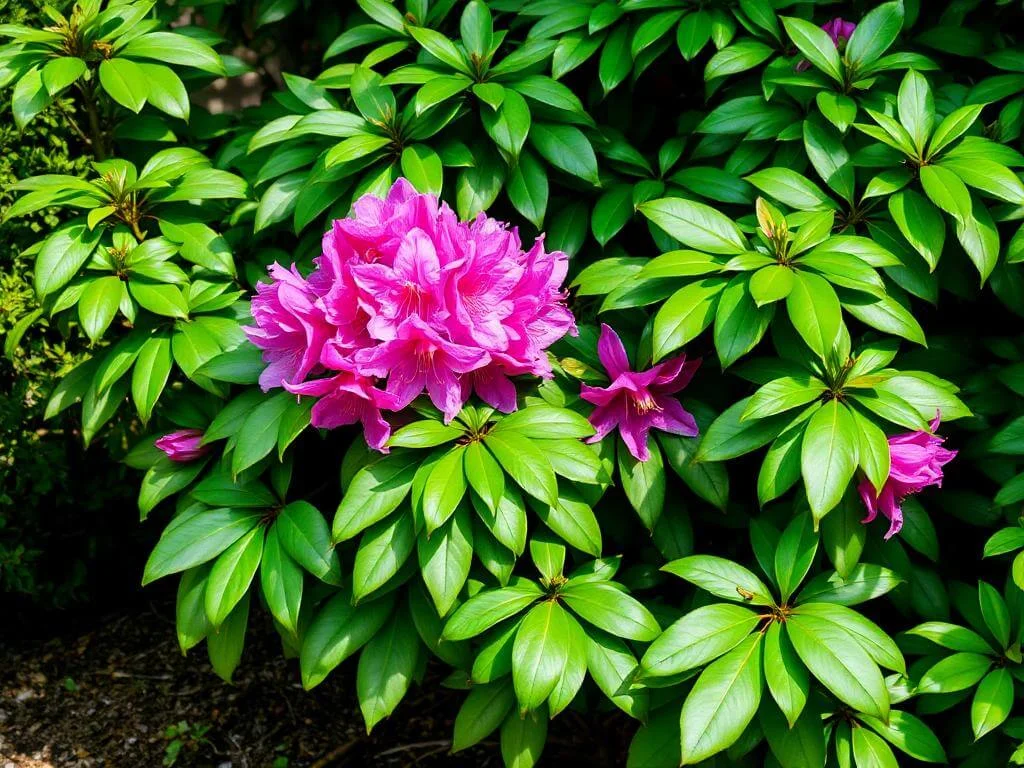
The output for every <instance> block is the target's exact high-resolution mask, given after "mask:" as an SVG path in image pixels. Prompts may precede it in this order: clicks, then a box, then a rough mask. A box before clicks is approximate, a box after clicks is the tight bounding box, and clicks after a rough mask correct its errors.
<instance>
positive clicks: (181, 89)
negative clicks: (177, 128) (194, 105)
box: [137, 62, 191, 121]
mask: <svg viewBox="0 0 1024 768" xmlns="http://www.w3.org/2000/svg"><path fill="white" fill-rule="evenodd" d="M137 66H138V68H139V69H140V70H141V71H142V74H143V77H145V79H146V87H147V99H146V100H147V101H148V102H149V103H150V104H152V105H153V106H154V107H156V108H157V109H159V110H160V111H161V112H165V113H167V114H168V115H170V116H171V117H177V118H180V119H181V120H185V121H187V120H188V118H189V113H190V111H191V105H190V103H189V99H188V91H187V90H186V89H185V84H184V83H183V82H182V81H181V78H180V77H178V75H177V74H175V72H174V70H173V69H171V68H170V67H165V66H163V65H162V64H147V63H142V62H140V63H139V64H138V65H137Z"/></svg>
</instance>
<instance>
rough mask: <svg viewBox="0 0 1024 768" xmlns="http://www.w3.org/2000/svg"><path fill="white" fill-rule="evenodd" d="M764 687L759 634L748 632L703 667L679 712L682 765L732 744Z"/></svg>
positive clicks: (754, 710)
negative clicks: (721, 655) (716, 658)
mask: <svg viewBox="0 0 1024 768" xmlns="http://www.w3.org/2000/svg"><path fill="white" fill-rule="evenodd" d="M763 687H764V675H763V672H762V646H761V635H760V634H755V635H751V636H750V637H749V638H747V639H746V640H744V641H743V642H741V643H740V644H739V645H738V646H736V647H735V648H734V649H733V650H731V651H730V652H729V653H727V654H726V655H725V656H723V657H722V658H720V659H718V661H715V662H714V663H712V664H711V665H710V666H708V667H707V669H705V670H704V671H703V672H702V673H701V675H700V677H698V678H697V682H696V683H695V684H694V686H693V688H692V690H691V691H690V693H689V695H688V696H687V697H686V701H685V702H684V703H683V711H682V714H681V715H680V721H679V722H680V730H681V732H682V757H683V765H692V764H694V763H699V762H700V761H702V760H705V759H706V758H708V757H711V756H712V755H714V754H715V753H717V752H721V751H722V750H724V749H726V748H728V747H730V746H732V744H733V743H734V742H736V741H737V740H738V739H739V738H740V736H741V735H742V733H743V731H744V729H745V728H746V727H747V725H748V724H749V723H750V721H751V720H752V719H753V718H754V715H755V714H756V713H757V708H758V706H759V705H760V703H761V691H762V689H763Z"/></svg>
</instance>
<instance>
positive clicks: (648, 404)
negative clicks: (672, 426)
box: [633, 392, 661, 415]
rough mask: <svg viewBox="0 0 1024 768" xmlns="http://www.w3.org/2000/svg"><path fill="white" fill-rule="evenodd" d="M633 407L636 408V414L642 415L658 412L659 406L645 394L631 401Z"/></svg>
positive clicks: (648, 394)
mask: <svg viewBox="0 0 1024 768" xmlns="http://www.w3.org/2000/svg"><path fill="white" fill-rule="evenodd" d="M633 407H634V408H636V412H637V413H639V414H641V415H643V414H645V413H650V412H651V411H660V410H661V406H659V405H658V404H657V403H656V402H654V398H653V397H651V395H650V393H648V392H645V393H644V394H642V395H640V396H639V397H636V398H634V399H633Z"/></svg>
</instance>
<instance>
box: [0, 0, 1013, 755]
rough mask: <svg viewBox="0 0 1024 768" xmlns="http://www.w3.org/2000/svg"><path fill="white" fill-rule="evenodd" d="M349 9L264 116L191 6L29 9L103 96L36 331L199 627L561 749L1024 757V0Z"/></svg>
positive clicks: (233, 62)
mask: <svg viewBox="0 0 1024 768" xmlns="http://www.w3.org/2000/svg"><path fill="white" fill-rule="evenodd" d="M214 5H215V6H217V5H218V3H214ZM321 5H322V4H317V3H314V4H313V6H308V7H307V5H303V6H302V9H301V10H296V11H294V12H291V13H289V12H288V8H289V7H291V6H290V5H289V4H288V3H283V4H273V8H272V9H270V8H269V6H268V7H267V8H264V7H263V5H262V4H261V5H260V8H261V9H262V10H261V11H260V12H259V14H258V15H259V17H260V20H259V23H258V24H257V25H256V27H250V26H246V30H245V36H246V39H249V36H250V35H252V34H257V35H259V36H260V43H261V45H263V44H265V46H266V50H267V51H268V55H270V56H274V57H276V59H275V60H282V61H287V62H289V64H288V65H287V66H288V67H289V68H290V70H289V71H287V72H286V73H285V75H284V77H283V85H282V86H280V87H277V86H276V85H273V86H271V84H270V83H268V87H269V88H271V90H272V93H270V94H269V98H266V99H265V100H264V103H263V104H262V105H261V106H259V107H258V108H251V109H243V110H239V111H238V114H234V115H232V116H230V117H223V116H210V115H203V117H202V118H197V115H198V114H199V113H200V110H201V109H202V107H201V106H200V105H199V104H198V103H191V104H190V102H189V98H188V96H187V92H186V91H185V90H184V86H183V85H182V87H181V88H178V80H177V78H178V74H177V73H178V72H179V71H182V72H183V70H184V69H185V68H191V69H195V70H197V72H191V73H187V72H186V73H184V74H186V75H187V76H188V77H189V78H190V80H191V81H195V82H200V83H201V81H202V78H203V77H205V76H207V75H209V76H210V77H211V78H212V77H214V76H219V75H221V74H223V73H227V74H228V75H229V76H231V77H234V76H236V75H237V74H239V73H240V72H241V70H242V68H243V67H242V64H241V62H240V61H239V60H237V59H234V58H232V57H231V56H230V55H229V54H227V53H226V51H227V50H228V47H229V46H228V45H227V44H223V43H217V47H210V46H209V45H207V42H209V41H214V42H216V40H219V39H221V38H220V37H217V36H216V35H215V34H213V33H211V32H210V31H209V30H185V31H183V32H170V31H166V30H165V31H158V30H156V27H155V26H153V25H155V24H158V23H159V21H158V20H157V18H156V17H154V18H150V16H149V14H150V11H151V8H150V6H149V5H148V4H143V5H139V4H136V3H122V4H118V5H112V6H110V7H107V8H100V7H99V6H97V5H96V4H95V3H93V4H88V3H83V4H82V5H81V6H80V10H79V12H78V15H76V16H73V17H72V19H70V20H65V22H63V23H61V22H55V27H54V29H52V30H43V31H38V30H25V29H23V28H19V27H11V26H2V27H0V34H3V35H6V36H8V37H10V38H12V40H13V42H12V43H11V44H10V45H9V46H6V47H4V48H3V49H0V84H4V85H7V84H11V83H13V84H14V88H13V90H12V99H13V108H14V113H15V115H14V116H15V119H16V121H18V122H19V123H22V122H24V121H26V120H30V119H31V118H32V116H33V115H34V114H35V113H36V112H38V110H39V109H42V108H44V107H45V106H46V104H48V103H49V102H50V101H52V100H54V99H77V100H78V101H77V102H75V104H76V105H77V106H80V107H81V111H80V112H79V111H76V112H75V113H74V114H76V115H77V114H86V115H89V114H93V113H94V114H95V115H96V116H97V119H101V123H102V124H101V125H100V132H99V133H98V134H96V135H95V136H93V135H92V133H91V130H90V127H89V126H86V127H84V128H83V127H82V126H81V125H79V129H80V130H81V133H82V135H83V136H85V140H84V141H87V144H86V145H85V146H86V148H87V149H88V150H89V151H90V152H91V153H92V154H93V155H94V156H95V159H96V161H97V162H95V163H94V165H93V168H94V170H95V173H94V174H92V175H90V176H89V177H88V178H86V179H79V178H77V177H39V178H35V179H26V180H24V181H22V182H20V183H19V187H20V191H21V192H23V193H24V194H22V195H21V197H19V199H18V201H17V202H16V203H14V204H13V205H12V206H11V207H10V208H9V209H8V210H7V211H6V214H5V215H6V216H7V217H11V216H17V215H20V214H23V213H26V212H31V211H33V210H38V209H40V208H43V207H47V206H63V207H65V208H68V209H71V211H70V213H68V217H69V218H68V220H67V221H66V222H65V223H62V224H61V225H60V227H58V228H57V229H56V230H54V231H52V232H47V233H44V234H45V236H44V239H43V240H42V241H41V244H40V245H39V247H38V251H37V255H36V269H35V275H34V279H35V284H36V287H37V292H38V298H39V301H40V306H39V308H38V314H37V315H34V316H33V315H29V316H28V319H27V320H26V321H25V325H24V326H23V328H22V330H23V331H26V332H27V330H28V329H29V326H31V324H32V323H33V322H35V320H36V319H37V318H39V317H42V316H43V315H44V314H45V315H51V316H53V317H56V318H60V320H59V321H58V323H63V324H62V325H60V327H61V328H63V329H64V330H65V331H66V332H67V333H68V334H70V335H84V337H85V338H86V339H88V340H89V341H90V343H91V344H92V346H91V347H90V349H91V350H92V352H91V359H89V360H88V361H86V363H84V364H83V365H82V366H80V368H76V369H75V370H74V371H71V372H70V373H69V374H68V375H67V376H66V377H65V378H64V379H63V380H62V381H61V382H60V384H59V385H58V386H57V388H56V391H55V392H54V394H53V397H52V400H51V405H50V411H51V412H52V413H57V412H60V411H61V410H64V409H67V408H70V407H72V406H73V405H74V404H75V403H76V402H77V401H79V400H80V401H81V408H80V412H81V418H82V435H83V437H84V438H85V439H86V441H89V440H91V439H92V438H93V437H94V436H95V435H96V434H98V430H100V429H101V428H102V426H103V424H105V423H107V422H108V421H110V420H111V419H115V418H116V419H119V420H121V423H123V426H124V429H125V430H126V431H127V432H128V433H129V434H131V435H132V437H133V438H134V439H135V445H134V447H132V448H131V449H130V450H128V452H127V454H125V455H124V456H123V458H124V460H125V461H126V462H128V463H129V464H130V465H131V466H133V467H137V468H139V469H140V470H144V471H145V475H144V476H143V479H142V481H141V490H140V495H139V507H140V510H141V512H142V515H143V517H144V518H146V521H145V523H144V524H145V525H146V526H148V527H150V528H151V529H157V528H159V529H161V530H162V534H161V537H160V539H159V541H158V543H157V544H156V545H155V547H154V549H153V552H152V554H151V556H150V558H149V561H148V563H147V565H146V568H145V573H144V574H143V580H144V582H145V583H147V584H148V583H149V582H152V581H154V580H157V579H162V578H165V577H169V578H172V579H177V580H178V581H177V583H178V592H177V604H176V620H177V635H178V640H179V644H180V646H181V649H182V650H183V651H186V652H190V651H192V649H193V648H195V647H196V646H199V645H201V644H205V648H206V653H207V654H208V657H209V659H210V662H211V664H212V666H213V669H214V671H215V672H216V673H217V674H218V675H220V676H221V677H223V678H225V679H227V680H231V679H232V676H233V674H234V672H235V670H236V669H237V667H238V665H239V664H244V663H246V661H245V659H244V657H243V651H244V648H245V642H246V637H247V631H248V628H249V627H250V626H253V625H257V624H260V625H268V626H272V627H273V628H274V630H275V631H276V632H277V634H278V635H279V636H280V639H281V643H282V646H283V652H284V653H285V654H286V655H287V656H288V657H290V658H293V659H296V661H295V662H294V668H295V674H296V676H297V679H301V682H302V684H303V685H304V686H305V687H306V688H307V689H310V690H311V693H310V695H311V696H316V695H317V693H316V691H315V689H316V686H318V685H319V684H320V683H321V682H322V681H323V680H325V679H326V678H327V677H328V676H329V675H331V674H334V673H335V670H336V669H337V668H338V667H339V666H341V665H347V666H349V667H352V668H353V671H354V677H355V686H354V688H355V690H354V696H355V697H356V698H357V699H358V701H359V705H360V708H361V711H362V715H363V717H364V720H365V724H366V726H367V728H368V729H370V728H373V727H375V726H376V725H377V724H378V723H380V722H381V721H382V720H383V719H384V718H387V717H392V718H393V719H395V720H398V721H401V720H402V719H403V718H406V717H407V716H408V711H409V710H408V706H407V704H403V702H407V701H408V699H409V696H408V694H409V691H410V690H411V689H412V688H414V687H415V686H420V685H423V686H433V685H436V684H437V683H438V681H441V680H444V683H445V686H446V687H447V688H448V689H454V690H455V692H453V693H450V694H448V695H449V696H451V697H453V699H452V701H453V703H452V705H451V711H456V712H457V715H456V716H455V718H454V722H453V723H452V724H451V725H452V732H451V744H450V748H451V750H452V751H453V752H456V753H458V752H461V751H462V750H464V749H468V748H470V747H476V748H477V749H482V750H485V749H490V748H491V745H493V744H497V745H498V747H497V750H496V751H495V756H494V759H495V760H497V752H500V754H501V759H502V760H503V761H504V762H505V764H506V765H509V766H515V767H516V768H527V767H528V766H532V765H534V764H536V763H537V762H538V761H544V760H547V761H549V762H551V763H552V764H555V763H556V762H557V761H558V760H560V759H561V760H563V761H567V760H568V761H571V760H573V759H577V758H578V756H579V755H580V754H586V755H587V756H588V759H590V756H607V763H608V764H610V765H623V764H625V765H627V766H633V767H634V768H648V767H651V768H657V767H658V766H676V765H680V764H687V765H689V764H698V763H700V764H704V765H738V766H762V765H769V766H776V765H781V766H785V767H786V768H789V767H790V766H794V767H797V766H800V767H803V766H810V767H814V766H817V767H818V768H822V767H823V766H826V765H828V766H831V765H839V766H851V765H852V766H859V767H860V768H865V766H878V765H883V766H890V765H917V764H919V763H937V764H942V763H947V762H948V763H955V764H958V765H965V766H979V767H980V766H985V767H986V768H987V767H988V766H993V765H1005V764H1008V763H1016V764H1024V746H1022V744H1024V720H1022V719H1021V718H1024V709H1022V708H1021V707H1020V706H1018V705H1016V699H1017V696H1018V689H1019V688H1020V682H1021V681H1024V662H1022V656H1021V650H1020V644H1021V640H1022V636H1024V619H1022V616H1024V613H1022V610H1021V609H1022V606H1024V592H1022V589H1024V533H1022V527H1021V516H1020V512H1021V506H1020V505H1021V503H1022V502H1024V459H1022V457H1024V416H1022V415H1021V414H1022V413H1024V406H1022V402H1024V401H1022V397H1024V384H1022V381H1024V379H1022V371H1024V339H1022V338H1021V333H1020V329H1021V325H1020V323H1021V319H1020V318H1021V317H1022V316H1024V314H1022V313H1024V310H1022V307H1024V273H1022V271H1021V266H1020V265H1021V263H1022V262H1024V234H1022V232H1024V230H1022V227H1021V223H1020V222H1021V220H1022V218H1024V217H1022V213H1021V212H1022V210H1024V208H1022V206H1024V182H1022V180H1021V171H1022V170H1024V155H1022V153H1021V135H1022V127H1024V83H1022V80H1021V76H1020V73H1021V72H1024V54H1022V53H1021V45H1022V39H1021V35H1022V30H1024V16H1022V13H1024V11H1022V9H1021V7H1020V4H1019V3H1015V2H1002V1H1000V0H992V2H989V3H981V4H978V3H943V2H935V3H923V2H916V1H912V0H902V1H899V0H894V1H891V2H881V3H875V4H873V5H872V4H867V5H865V4H863V3H852V2H840V3H835V2H829V3H824V2H811V1H810V0H808V1H807V2H796V3H794V2H767V0H742V2H736V3H704V4H702V3H688V2H658V3H648V2H627V1H623V2H600V3H597V2H583V1H582V0H580V1H576V0H566V1H565V2H557V3H553V2H541V1H537V0H509V1H504V0H503V1H502V2H497V1H496V0H495V1H494V2H484V1H483V0H471V1H470V2H464V3H451V2H427V1H426V0H422V1H421V0H409V1H408V2H405V0H396V1H395V2H390V1H389V0H360V2H358V3H355V4H336V5H335V6H331V7H321ZM205 7H206V6H204V8H205ZM158 8H159V9H160V10H158V11H154V13H155V14H156V15H157V16H159V17H160V18H164V15H166V14H165V11H166V12H168V13H169V11H167V9H163V6H158ZM162 14H163V15H162ZM175 14H177V15H175V16H174V17H173V18H174V19H177V18H178V15H180V12H177V11H176V12H175ZM236 15H237V14H234V13H230V14H217V13H210V14H209V15H207V14H205V12H204V15H203V17H202V18H210V19H215V18H216V19H222V22H221V23H222V24H223V25H224V26H225V27H226V29H224V30H220V34H222V36H223V37H225V38H231V39H233V38H232V34H231V33H232V32H233V31H237V30H232V29H231V25H232V23H233V22H232V21H231V19H233V18H235V17H236ZM307 16H310V17H312V18H315V19H316V20H317V24H316V29H315V30H314V31H312V33H311V32H310V30H309V29H308V28H306V27H303V26H302V22H303V21H304V20H305V19H306V17H307ZM196 18H200V17H196ZM142 19H145V20H144V21H136V20H142ZM118 20H119V21H118ZM321 20H323V23H322V24H321V23H320V21H321ZM72 22H73V23H72ZM115 22H116V23H115ZM136 23H138V24H139V25H141V26H139V27H137V28H132V27H133V24H136ZM261 25H262V26H261ZM129 28H132V29H129ZM253 29H256V30H268V31H266V32H259V31H257V32H253ZM296 30H298V31H296ZM289 31H291V32H295V35H296V39H301V44H299V43H296V44H295V45H293V46H289V45H287V44H285V43H280V45H282V46H283V47H282V48H281V49H276V48H275V47H274V46H275V44H276V43H275V38H277V37H278V36H280V37H281V39H283V40H289V39H290V38H289V37H288V35H289ZM300 32H301V34H300ZM335 33H337V34H335ZM318 36H326V37H324V39H321V38H320V37H318ZM179 38H180V39H179ZM204 41H205V42H204ZM175 45H179V46H181V50H178V49H176V48H175V47H174V46H175ZM257 48H260V46H254V50H255V49H257ZM221 49H222V52H220V53H218V50H221ZM260 50H262V49H260ZM282 51H287V55H285V56H278V54H280V53H281V52H282ZM75 52H77V53H75ZM78 54H81V56H79V55H78ZM186 54H187V55H186ZM161 62H162V63H161ZM168 64H170V65H173V66H172V67H168V66H166V65H168ZM83 67H84V69H83ZM165 70H166V71H165ZM139 72H141V73H142V75H143V76H144V77H142V78H140V77H139V74H138V73H139ZM168 72H170V73H171V74H170V75H168V74H167V73H168ZM300 72H301V73H302V74H301V75H300V74H298V73H300ZM200 73H206V74H200ZM172 75H173V78H172ZM274 89H276V90H274ZM190 109H191V110H192V112H190V111H189V110H190ZM140 113H141V114H140ZM161 115H163V117H162V116H161ZM190 115H192V119H191V120H190V122H189V123H187V124H186V123H185V122H184V119H185V118H186V117H189V116H190ZM169 136H173V137H177V138H178V139H179V143H182V142H191V143H196V144H197V146H198V147H199V148H193V147H192V146H191V144H189V145H188V146H185V145H182V146H177V145H176V146H170V147H160V148H159V149H158V148H157V146H156V144H155V142H158V141H164V140H168V141H169V140H170V139H169V138H168V137H169ZM121 137H127V138H121ZM200 150H201V151H200ZM204 153H206V154H204ZM123 154H128V155H129V156H130V157H131V158H133V160H132V161H131V162H129V161H128V160H125V159H122V157H121V155H123ZM75 217H77V218H75ZM13 343H17V340H15V341H14V342H13ZM126 404H127V405H126ZM78 410H79V409H78V408H77V407H76V408H75V412H78ZM879 516H881V517H883V518H885V521H884V522H885V523H887V525H882V524H879V522H878V521H875V522H872V521H873V520H875V518H877V517H879ZM197 663H198V662H197ZM445 701H448V700H445ZM441 706H442V705H439V711H440V707H441ZM568 710H572V712H571V713H570V712H569V711H568ZM445 711H448V710H445ZM343 728H344V726H343V725H339V729H343ZM339 732H340V731H339ZM549 733H550V734H551V739H550V740H548V738H547V737H548V734H549ZM346 734H347V731H346ZM346 738H347V736H346ZM581 740H582V741H581ZM548 741H550V743H549V744H548V746H546V747H545V744H546V742H548ZM566 745H570V746H568V747H567V746H566ZM482 759H487V758H482ZM593 759H594V760H599V759H604V758H598V757H594V758H593Z"/></svg>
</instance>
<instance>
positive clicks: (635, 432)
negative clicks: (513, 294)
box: [580, 323, 700, 461]
mask: <svg viewBox="0 0 1024 768" xmlns="http://www.w3.org/2000/svg"><path fill="white" fill-rule="evenodd" d="M597 354H598V357H600V358H601V364H602V365H603V366H604V368H605V370H606V371H607V372H608V377H609V378H610V379H611V380H612V383H611V385H610V386H608V387H591V386H588V385H586V384H583V385H582V387H581V389H580V397H582V398H583V399H584V400H586V401H587V402H589V403H593V404H594V405H596V406H597V407H596V408H595V409H594V411H593V413H591V414H590V423H591V424H592V425H593V426H594V429H596V430H597V433H596V434H595V435H593V436H592V437H590V438H588V440H587V442H588V443H594V442H597V441H598V440H601V439H602V438H603V437H604V436H605V435H607V434H608V433H609V432H611V431H612V430H613V429H615V427H618V428H619V434H620V435H622V441H623V442H624V443H625V444H626V447H627V448H628V449H629V452H630V453H631V454H633V456H634V458H636V459H637V460H639V461H647V460H648V459H649V458H650V457H651V454H650V452H649V451H648V449H647V435H648V433H649V432H650V430H651V429H660V430H661V431H663V432H670V433H672V434H674V435H684V436H686V437H695V436H696V435H697V433H698V429H697V422H696V421H695V420H694V418H693V416H692V415H691V414H690V413H688V412H687V411H686V410H685V409H684V408H683V406H682V405H680V403H679V400H677V399H676V398H674V397H671V395H674V394H675V393H676V392H678V391H679V390H681V389H683V387H685V386H686V385H687V384H689V383H690V379H692V378H693V374H694V372H695V371H696V370H697V368H699V367H700V359H699V358H698V359H696V360H690V361H689V362H688V361H687V360H686V355H680V356H679V357H673V358H671V359H670V360H665V361H663V362H661V363H658V364H657V365H655V366H654V367H653V368H649V369H647V370H646V371H642V372H637V371H632V370H630V368H629V358H627V357H626V348H625V347H623V346H622V340H621V339H619V336H618V334H616V333H615V331H613V330H612V329H611V328H610V327H609V326H608V325H605V324H603V323H602V325H601V338H600V339H599V340H598V342H597Z"/></svg>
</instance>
